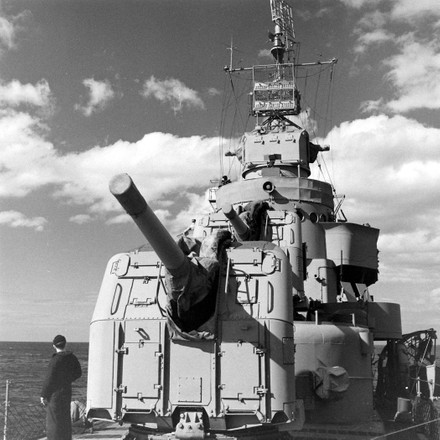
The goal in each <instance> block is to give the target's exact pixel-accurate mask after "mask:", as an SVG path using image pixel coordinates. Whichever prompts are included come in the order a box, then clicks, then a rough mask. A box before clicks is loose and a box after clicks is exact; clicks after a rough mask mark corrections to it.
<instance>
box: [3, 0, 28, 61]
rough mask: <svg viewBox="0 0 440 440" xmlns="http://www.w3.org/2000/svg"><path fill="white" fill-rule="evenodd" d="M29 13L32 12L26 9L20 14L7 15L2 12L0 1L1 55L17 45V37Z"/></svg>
mask: <svg viewBox="0 0 440 440" xmlns="http://www.w3.org/2000/svg"><path fill="white" fill-rule="evenodd" d="M29 15H30V12H29V11H28V10H25V11H23V12H21V13H19V14H18V15H14V16H7V15H5V14H3V13H2V10H1V3H0V55H2V54H3V53H4V52H6V51H8V50H11V49H14V48H15V47H16V46H17V37H18V35H19V33H20V32H21V31H22V30H23V27H22V25H23V23H24V22H25V20H26V18H27V17H28V16H29Z"/></svg>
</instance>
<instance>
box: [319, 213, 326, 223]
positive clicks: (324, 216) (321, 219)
mask: <svg viewBox="0 0 440 440" xmlns="http://www.w3.org/2000/svg"><path fill="white" fill-rule="evenodd" d="M319 221H320V222H326V221H327V216H326V215H325V214H321V215H320V216H319Z"/></svg>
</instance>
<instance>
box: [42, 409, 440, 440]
mask: <svg viewBox="0 0 440 440" xmlns="http://www.w3.org/2000/svg"><path fill="white" fill-rule="evenodd" d="M434 407H435V409H436V410H437V412H438V414H440V400H436V401H434ZM388 422H389V423H392V420H389V421H388ZM437 423H439V425H438V426H439V428H440V422H437ZM129 426H130V425H129V424H126V425H122V426H121V425H119V424H117V423H114V422H110V421H109V422H106V421H94V422H93V427H89V428H84V426H74V427H73V435H72V439H73V440H88V439H96V440H112V439H122V438H123V437H124V436H125V434H127V432H128V428H129ZM370 427H371V428H372V426H370ZM347 428H348V427H346V429H341V427H339V429H338V428H337V427H335V426H334V425H333V426H330V425H311V424H308V423H306V424H305V425H304V430H302V431H299V432H297V433H296V435H295V438H297V439H316V440H318V439H326V440H327V439H332V440H333V439H337V440H363V439H372V438H376V437H378V436H380V437H381V438H382V435H383V438H387V436H386V435H384V432H383V431H382V432H380V431H381V430H380V429H377V428H378V425H376V429H371V430H370V432H363V431H367V430H364V429H356V427H353V426H352V427H351V429H347ZM358 428H359V427H358ZM396 428H397V427H394V429H392V430H391V431H393V430H395V429H396ZM397 429H398V428H397ZM344 431H345V432H344ZM388 436H390V439H392V438H397V437H396V434H394V435H393V434H391V432H389V433H388ZM402 438H403V437H402ZM404 438H405V439H407V438H408V439H411V440H412V439H415V438H416V439H426V438H427V437H425V436H423V435H422V434H420V433H417V434H416V433H415V432H413V433H412V435H409V436H408V437H406V436H405V437H404ZM41 440H46V438H43V439H41Z"/></svg>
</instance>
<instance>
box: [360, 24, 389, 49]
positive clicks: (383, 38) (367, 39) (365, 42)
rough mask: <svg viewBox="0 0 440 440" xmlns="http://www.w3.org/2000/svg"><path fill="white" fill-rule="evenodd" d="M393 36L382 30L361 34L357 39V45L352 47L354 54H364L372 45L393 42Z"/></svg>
mask: <svg viewBox="0 0 440 440" xmlns="http://www.w3.org/2000/svg"><path fill="white" fill-rule="evenodd" d="M394 38H395V36H394V35H393V34H392V33H390V32H388V31H386V30H384V29H375V30H374V31H370V32H362V33H361V35H360V36H359V37H358V39H357V43H356V45H355V47H354V52H355V53H364V52H365V51H366V50H367V49H370V48H371V46H373V45H380V44H383V43H385V42H388V41H393V39H394Z"/></svg>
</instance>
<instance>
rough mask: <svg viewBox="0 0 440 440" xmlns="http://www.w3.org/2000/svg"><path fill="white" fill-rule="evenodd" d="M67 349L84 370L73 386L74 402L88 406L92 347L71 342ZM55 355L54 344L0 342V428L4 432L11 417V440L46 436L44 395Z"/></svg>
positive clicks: (9, 438)
mask: <svg viewBox="0 0 440 440" xmlns="http://www.w3.org/2000/svg"><path fill="white" fill-rule="evenodd" d="M67 350H68V351H72V352H73V353H74V354H75V355H76V357H77V358H78V360H79V362H80V364H81V368H82V376H81V377H80V378H79V379H78V380H76V381H75V382H74V383H73V384H72V400H78V401H79V402H81V403H84V404H86V396H87V366H88V350H89V344H88V343H85V342H69V343H68V344H67ZM53 353H54V350H53V347H52V344H51V342H2V341H0V427H3V432H4V429H5V426H4V425H5V416H7V437H6V438H7V440H21V439H23V440H24V439H26V440H33V439H38V438H42V437H43V436H44V425H45V410H44V408H43V407H42V405H41V403H40V395H41V388H42V385H43V380H44V378H45V375H46V371H47V367H48V365H49V361H50V359H51V357H52V354H53ZM7 394H8V397H7V399H6V395H7Z"/></svg>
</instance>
